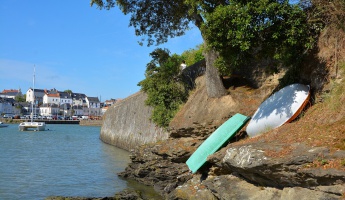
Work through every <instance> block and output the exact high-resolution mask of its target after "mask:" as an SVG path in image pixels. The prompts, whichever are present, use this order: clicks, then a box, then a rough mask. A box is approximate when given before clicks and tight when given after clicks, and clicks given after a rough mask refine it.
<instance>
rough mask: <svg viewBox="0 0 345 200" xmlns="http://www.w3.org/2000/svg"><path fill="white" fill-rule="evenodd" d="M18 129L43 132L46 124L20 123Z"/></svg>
mask: <svg viewBox="0 0 345 200" xmlns="http://www.w3.org/2000/svg"><path fill="white" fill-rule="evenodd" d="M18 127H19V130H20V131H44V130H45V129H46V124H45V123H44V122H22V123H20V124H19V126H18Z"/></svg>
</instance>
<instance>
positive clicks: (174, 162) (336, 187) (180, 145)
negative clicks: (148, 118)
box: [68, 75, 345, 200]
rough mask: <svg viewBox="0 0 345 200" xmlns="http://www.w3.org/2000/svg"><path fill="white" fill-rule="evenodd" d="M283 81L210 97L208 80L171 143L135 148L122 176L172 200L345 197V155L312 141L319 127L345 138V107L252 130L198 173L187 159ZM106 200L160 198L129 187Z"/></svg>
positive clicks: (184, 111) (176, 122)
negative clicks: (257, 131) (260, 130)
mask: <svg viewBox="0 0 345 200" xmlns="http://www.w3.org/2000/svg"><path fill="white" fill-rule="evenodd" d="M279 78H280V77H279V75H277V76H276V77H275V78H272V79H268V82H266V83H264V84H263V86H262V87H261V88H260V89H255V90H253V89H250V88H247V87H245V86H236V87H233V88H232V89H229V94H230V95H227V96H224V97H222V98H217V99H209V98H205V93H206V91H205V87H204V86H205V85H204V84H205V81H204V78H203V77H200V79H198V80H197V85H198V86H197V89H196V91H195V92H194V93H192V95H191V96H190V98H189V99H188V102H187V103H186V104H185V105H184V106H183V108H181V110H180V111H179V112H178V113H177V115H176V116H175V118H174V119H173V121H172V122H171V123H170V128H171V130H170V131H169V133H168V134H169V136H168V138H167V139H164V140H158V141H157V142H153V143H147V144H143V145H141V146H138V147H137V148H133V149H131V150H130V151H131V157H130V158H131V163H130V164H129V165H128V166H127V168H126V169H125V171H124V172H121V173H119V174H118V175H119V176H120V177H123V178H125V179H128V180H135V181H137V182H139V183H141V184H144V185H148V186H152V187H153V188H154V189H155V191H157V192H158V193H159V194H160V195H161V196H162V198H164V199H174V200H175V199H180V200H184V199H197V200H200V199H224V200H226V199H253V200H256V199H257V200H261V199H272V200H276V199H284V200H285V199H291V200H295V199H313V200H314V199H316V200H321V199H345V151H344V150H339V149H338V148H332V145H331V144H323V145H322V143H321V142H320V141H322V140H320V141H316V142H317V143H315V144H311V143H309V142H308V141H309V140H311V139H312V137H314V139H315V138H316V140H318V139H317V136H318V135H317V133H318V132H317V131H319V130H318V129H320V128H321V131H322V130H326V131H328V130H329V129H323V128H322V127H330V126H334V127H335V128H334V129H332V130H331V131H330V132H327V134H324V135H323V136H322V137H333V138H334V139H335V140H336V139H337V138H336V137H335V136H336V135H334V136H333V135H332V134H334V132H337V133H339V134H340V135H342V134H345V123H344V122H345V121H344V120H345V119H344V115H343V114H344V113H345V109H344V108H342V109H341V110H338V111H337V113H332V114H331V115H329V116H328V115H325V114H322V115H323V116H322V117H321V118H322V119H321V118H320V115H316V116H313V112H316V111H317V108H316V109H314V110H313V111H310V113H311V114H309V115H308V113H307V114H305V115H304V116H303V118H302V119H299V120H297V121H295V122H293V123H290V124H287V125H284V126H282V127H280V128H277V129H275V130H273V131H270V132H268V133H265V134H263V135H261V136H258V137H255V138H248V137H247V136H246V133H245V131H244V129H245V127H244V128H243V129H242V130H241V131H239V132H238V134H237V135H236V136H235V137H234V138H232V139H231V140H230V141H229V142H228V143H226V144H225V145H224V146H223V147H222V148H221V149H220V150H219V151H218V152H216V153H215V154H213V155H211V156H209V157H208V160H207V163H206V164H205V165H204V166H203V167H201V168H200V169H199V170H198V171H197V172H196V173H195V174H192V173H190V171H189V169H188V167H187V165H186V163H185V162H186V161H187V159H188V158H189V157H190V156H191V154H192V153H193V152H194V151H195V150H196V149H197V147H198V146H199V145H200V144H201V143H202V142H203V141H204V140H205V139H206V138H207V137H208V136H209V135H210V134H211V133H212V132H214V131H215V130H216V128H217V127H219V126H220V125H221V124H222V123H223V122H225V121H226V120H227V119H229V118H230V117H231V116H232V115H234V114H235V113H237V112H239V113H241V114H244V115H247V116H250V115H251V114H252V113H253V112H254V111H255V109H256V108H257V107H258V105H259V104H260V102H262V101H263V99H265V98H266V97H267V96H268V95H269V94H271V93H272V91H273V90H274V89H275V87H276V86H277V80H278V79H279ZM339 101H342V100H341V99H339ZM196 102H197V103H196ZM200 108H202V109H200ZM330 116H332V117H330ZM113 125H114V126H115V125H116V124H113ZM316 125H317V126H318V127H316ZM302 127H303V128H302ZM306 127H309V129H306ZM304 132H308V134H305V133H304ZM302 133H304V134H302ZM309 133H310V134H309ZM339 134H338V136H339ZM338 139H341V137H340V138H338ZM316 144H317V145H316ZM337 162H338V163H337ZM339 162H340V163H339ZM68 199H74V198H68ZM85 199H100V198H85ZM101 199H155V198H147V197H145V196H144V195H143V194H142V193H140V192H137V191H135V190H125V191H123V192H120V193H118V194H116V196H114V197H104V198H101ZM157 199H161V198H160V197H159V198H157Z"/></svg>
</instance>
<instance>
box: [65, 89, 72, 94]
mask: <svg viewBox="0 0 345 200" xmlns="http://www.w3.org/2000/svg"><path fill="white" fill-rule="evenodd" d="M64 92H66V93H69V94H72V93H73V92H72V90H70V89H68V90H65V91H64Z"/></svg>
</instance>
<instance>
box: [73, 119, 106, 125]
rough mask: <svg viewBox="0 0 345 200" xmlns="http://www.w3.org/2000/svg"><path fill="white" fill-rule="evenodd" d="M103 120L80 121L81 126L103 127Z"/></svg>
mask: <svg viewBox="0 0 345 200" xmlns="http://www.w3.org/2000/svg"><path fill="white" fill-rule="evenodd" d="M102 124H103V121H102V120H80V122H79V125H80V126H102Z"/></svg>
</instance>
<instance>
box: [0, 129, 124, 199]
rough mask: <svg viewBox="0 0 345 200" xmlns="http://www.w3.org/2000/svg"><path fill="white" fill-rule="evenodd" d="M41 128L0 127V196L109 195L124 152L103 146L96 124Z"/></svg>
mask: <svg viewBox="0 0 345 200" xmlns="http://www.w3.org/2000/svg"><path fill="white" fill-rule="evenodd" d="M46 129H49V130H47V131H42V132H20V131H18V125H16V124H13V125H9V127H7V128H0V199H11V200H12V199H14V200H15V199H35V200H37V199H44V198H45V197H47V196H87V197H104V196H113V195H114V194H115V193H116V192H119V191H121V190H123V189H125V188H127V182H126V181H124V180H122V179H119V177H118V176H117V175H116V174H117V173H118V172H121V171H124V169H125V167H126V166H127V164H128V162H129V153H128V152H127V151H124V150H121V149H118V148H116V147H114V146H110V145H107V144H104V143H103V142H102V141H101V140H100V139H99V134H100V127H88V126H79V125H55V124H54V125H53V124H47V125H46Z"/></svg>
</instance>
